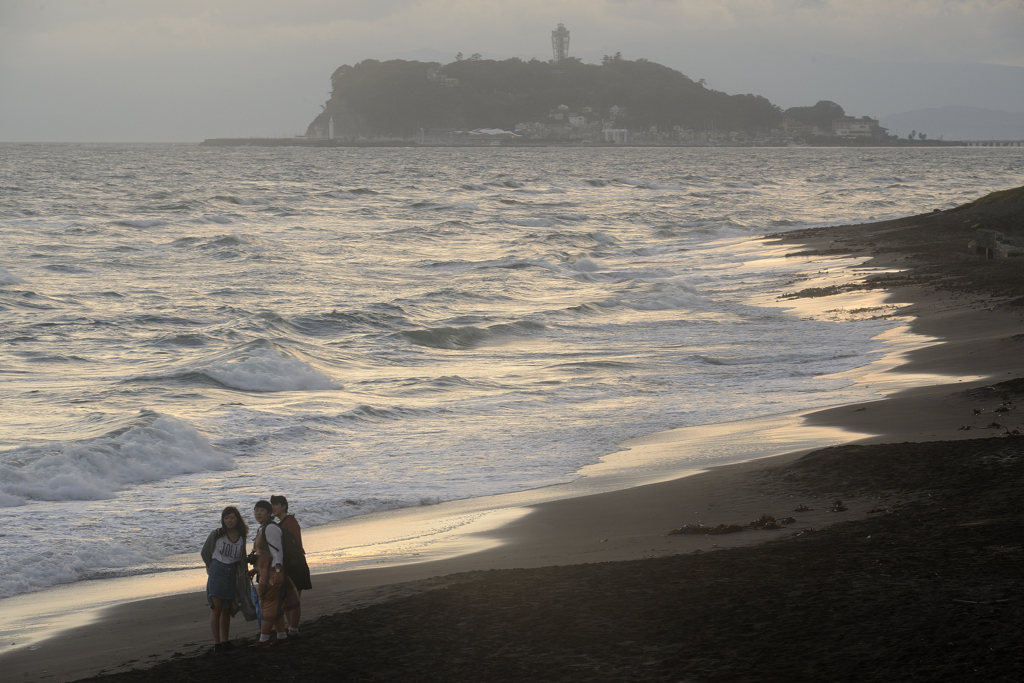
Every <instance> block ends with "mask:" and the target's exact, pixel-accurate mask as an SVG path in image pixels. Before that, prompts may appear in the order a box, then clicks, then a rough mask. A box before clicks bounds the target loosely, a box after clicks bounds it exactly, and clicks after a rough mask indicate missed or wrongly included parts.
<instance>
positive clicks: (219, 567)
mask: <svg viewBox="0 0 1024 683" xmlns="http://www.w3.org/2000/svg"><path fill="white" fill-rule="evenodd" d="M236 571H237V568H236V567H235V565H234V564H224V563H223V562H218V561H217V560H213V561H212V562H210V566H209V567H207V568H206V573H207V579H206V594H207V595H209V596H211V597H216V598H220V599H221V600H234V599H235V572H236Z"/></svg>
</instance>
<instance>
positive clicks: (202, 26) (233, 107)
mask: <svg viewBox="0 0 1024 683" xmlns="http://www.w3.org/2000/svg"><path fill="white" fill-rule="evenodd" d="M559 22H562V23H564V24H565V25H566V27H567V28H568V29H569V31H570V34H571V38H570V45H569V54H570V56H574V57H579V58H581V59H582V60H583V61H584V62H588V63H599V62H600V60H601V57H602V56H603V55H606V54H614V53H616V52H621V53H622V55H623V57H625V58H626V59H638V58H641V57H643V58H646V59H650V60H652V61H656V62H660V63H662V64H665V65H667V66H670V67H672V68H674V69H678V70H679V71H682V72H683V73H684V74H686V75H687V76H689V77H691V78H693V79H694V80H697V79H700V78H704V79H705V80H706V81H707V85H708V87H710V88H713V89H715V90H721V91H724V92H727V93H730V94H736V93H754V94H758V95H763V96H765V97H767V98H768V99H769V100H771V101H772V102H773V103H775V104H777V105H779V106H780V107H782V108H784V109H785V108H787V107H792V106H802V105H812V104H814V103H815V102H817V101H818V100H832V101H834V102H837V103H839V104H840V105H841V106H842V107H843V108H844V109H845V110H846V112H847V113H848V114H852V115H856V116H861V115H870V116H874V117H876V118H879V117H885V116H887V115H892V114H899V113H903V112H908V111H914V110H918V109H927V108H937V107H948V106H971V107H983V108H988V109H995V110H1000V111H1005V112H1018V113H1020V112H1024V0H506V1H505V2H480V1H479V0H332V1H328V0H290V1H289V2H287V3H285V2H281V1H280V0H201V1H199V0H173V1H171V0H0V141H3V142H28V141H32V142H106V141H110V142H198V141H201V140H203V139H205V138H210V137H248V136H262V137H276V136H291V135H298V134H303V133H304V132H305V130H306V127H307V125H308V124H309V122H310V121H311V120H312V119H313V117H314V116H316V114H317V113H318V112H319V111H320V105H321V104H322V103H323V102H324V101H326V100H327V98H328V96H329V90H330V75H331V73H332V72H333V71H334V69H336V68H337V67H338V66H340V65H342V64H355V63H357V62H359V61H362V60H364V59H381V60H384V59H421V60H424V61H440V62H448V61H452V60H453V59H454V56H455V54H456V53H457V52H462V53H464V54H465V55H470V54H472V53H481V54H482V55H484V57H485V58H494V59H505V58H508V57H520V58H523V59H530V58H534V57H536V58H538V59H543V60H548V59H551V31H552V30H553V29H554V28H555V26H556V25H557V24H558V23H559Z"/></svg>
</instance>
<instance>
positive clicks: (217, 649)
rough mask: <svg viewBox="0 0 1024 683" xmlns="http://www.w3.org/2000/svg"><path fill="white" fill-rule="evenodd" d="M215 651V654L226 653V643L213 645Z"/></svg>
mask: <svg viewBox="0 0 1024 683" xmlns="http://www.w3.org/2000/svg"><path fill="white" fill-rule="evenodd" d="M213 651H214V652H224V643H214V644H213Z"/></svg>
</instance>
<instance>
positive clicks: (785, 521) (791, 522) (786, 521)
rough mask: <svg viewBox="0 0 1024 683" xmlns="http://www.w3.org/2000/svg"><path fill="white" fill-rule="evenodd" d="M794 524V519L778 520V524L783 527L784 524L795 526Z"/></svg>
mask: <svg viewBox="0 0 1024 683" xmlns="http://www.w3.org/2000/svg"><path fill="white" fill-rule="evenodd" d="M795 523H796V517H784V518H782V519H780V520H779V524H782V525H783V526H785V525H786V524H795Z"/></svg>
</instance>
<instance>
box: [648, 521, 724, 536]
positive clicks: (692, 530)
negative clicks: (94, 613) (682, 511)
mask: <svg viewBox="0 0 1024 683" xmlns="http://www.w3.org/2000/svg"><path fill="white" fill-rule="evenodd" d="M738 531H743V527H741V526H740V525H738V524H719V525H718V526H716V527H710V526H705V525H704V524H701V523H700V522H697V523H696V524H684V525H682V526H681V527H679V528H678V529H673V530H672V531H670V532H668V533H667V534H666V536H677V535H679V534H694V535H696V534H711V535H715V536H718V535H721V534H735V533H736V532H738Z"/></svg>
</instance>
